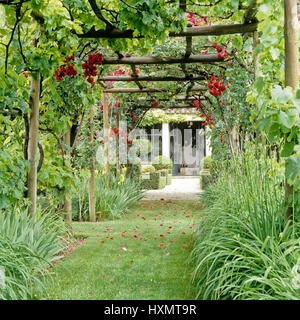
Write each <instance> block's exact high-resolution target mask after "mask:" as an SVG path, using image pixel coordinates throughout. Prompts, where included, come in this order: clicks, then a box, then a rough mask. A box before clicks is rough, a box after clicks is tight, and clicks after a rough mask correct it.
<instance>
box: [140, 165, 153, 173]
mask: <svg viewBox="0 0 300 320" xmlns="http://www.w3.org/2000/svg"><path fill="white" fill-rule="evenodd" d="M150 172H155V168H154V167H153V166H152V165H147V166H142V173H143V174H144V173H150Z"/></svg>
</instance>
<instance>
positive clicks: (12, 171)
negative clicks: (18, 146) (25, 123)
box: [0, 143, 27, 209]
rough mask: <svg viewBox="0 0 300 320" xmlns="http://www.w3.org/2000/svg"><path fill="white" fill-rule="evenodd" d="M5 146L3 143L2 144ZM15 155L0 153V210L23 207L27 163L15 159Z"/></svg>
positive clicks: (3, 151) (5, 152)
mask: <svg viewBox="0 0 300 320" xmlns="http://www.w3.org/2000/svg"><path fill="white" fill-rule="evenodd" d="M4 145H5V143H4ZM16 155H17V153H9V152H7V151H5V150H1V151H0V184H1V189H0V209H3V208H10V207H12V206H14V205H16V204H19V205H22V204H23V205H24V202H23V201H22V198H23V196H24V192H25V190H26V189H25V186H24V181H25V173H26V171H27V162H26V161H24V160H22V159H18V158H16Z"/></svg>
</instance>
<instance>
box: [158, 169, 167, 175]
mask: <svg viewBox="0 0 300 320" xmlns="http://www.w3.org/2000/svg"><path fill="white" fill-rule="evenodd" d="M159 172H160V174H161V176H162V177H166V176H167V175H168V169H162V170H159Z"/></svg>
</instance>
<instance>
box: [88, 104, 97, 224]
mask: <svg viewBox="0 0 300 320" xmlns="http://www.w3.org/2000/svg"><path fill="white" fill-rule="evenodd" d="M93 121H94V106H92V105H91V107H90V136H89V141H90V147H91V148H93V142H94V124H93ZM89 217H90V222H95V221H96V197H95V160H94V157H93V159H91V167H90V179H89Z"/></svg>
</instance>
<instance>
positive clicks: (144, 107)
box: [134, 103, 195, 110]
mask: <svg viewBox="0 0 300 320" xmlns="http://www.w3.org/2000/svg"><path fill="white" fill-rule="evenodd" d="M134 107H135V108H136V109H137V108H141V109H149V106H148V105H134ZM177 108H185V109H187V108H191V109H195V107H194V106H193V105H192V104H188V103H179V104H176V105H174V106H172V107H170V106H165V107H164V106H162V105H160V106H159V107H158V108H151V109H152V110H154V109H177Z"/></svg>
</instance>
